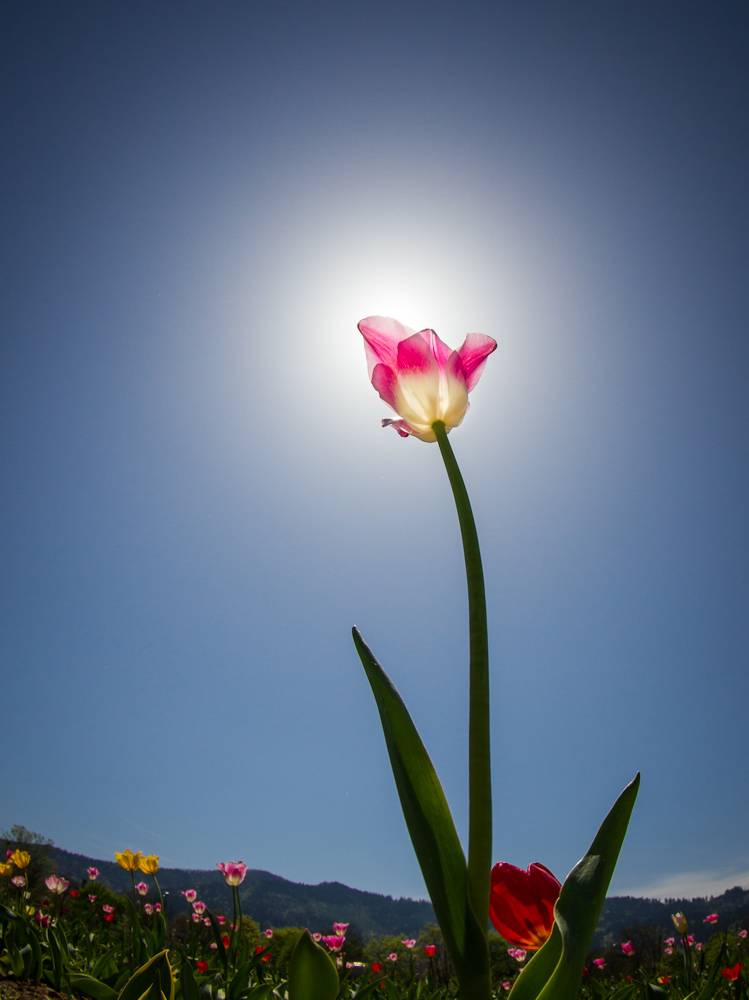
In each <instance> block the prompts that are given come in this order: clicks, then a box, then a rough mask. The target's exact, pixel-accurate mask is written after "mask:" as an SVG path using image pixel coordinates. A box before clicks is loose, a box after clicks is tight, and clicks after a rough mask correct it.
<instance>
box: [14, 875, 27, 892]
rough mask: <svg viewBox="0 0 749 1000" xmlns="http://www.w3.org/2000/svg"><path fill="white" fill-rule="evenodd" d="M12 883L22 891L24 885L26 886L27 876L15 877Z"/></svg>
mask: <svg viewBox="0 0 749 1000" xmlns="http://www.w3.org/2000/svg"><path fill="white" fill-rule="evenodd" d="M11 882H12V883H13V885H17V886H18V888H19V889H20V888H21V886H22V885H26V876H25V875H14V876H13V878H12V879H11Z"/></svg>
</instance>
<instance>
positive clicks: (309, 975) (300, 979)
mask: <svg viewBox="0 0 749 1000" xmlns="http://www.w3.org/2000/svg"><path fill="white" fill-rule="evenodd" d="M288 987H289V1000H335V998H336V996H337V995H338V971H337V970H336V967H335V965H333V962H332V961H331V959H330V956H329V955H328V954H327V953H326V952H324V951H323V950H322V948H318V946H317V945H316V944H315V942H314V941H313V940H312V938H311V937H310V936H309V931H304V933H303V934H302V935H301V937H300V938H299V940H298V941H297V943H296V945H295V946H294V951H293V952H292V953H291V964H290V969H289V983H288Z"/></svg>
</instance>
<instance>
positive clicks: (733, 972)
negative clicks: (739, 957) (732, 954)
mask: <svg viewBox="0 0 749 1000" xmlns="http://www.w3.org/2000/svg"><path fill="white" fill-rule="evenodd" d="M743 968H744V966H743V965H741V963H740V962H737V963H736V965H734V966H733V967H732V968H730V969H721V970H720V974H721V976H725V977H726V979H728V980H729V982H732V983H735V982H736V980H737V979H738V978H739V973H740V972H741V970H742V969H743Z"/></svg>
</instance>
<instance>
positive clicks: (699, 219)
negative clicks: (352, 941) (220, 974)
mask: <svg viewBox="0 0 749 1000" xmlns="http://www.w3.org/2000/svg"><path fill="white" fill-rule="evenodd" d="M748 35H749V11H748V10H747V7H746V5H745V4H742V3H738V2H736V3H734V2H725V3H720V4H711V5H706V4H702V3H691V2H685V3H678V4H677V3H675V2H658V3H645V2H633V3H629V4H626V5H625V4H618V5H615V4H601V3H593V2H590V3H588V2H573V3H570V4H564V5H560V4H557V3H552V2H548V3H546V2H536V0H530V2H528V3H525V4H522V5H519V4H511V3H505V2H496V3H472V2H467V3H464V4H461V5H458V4H450V3H443V2H431V3H418V2H406V3H394V2H393V3H390V2H378V3H369V2H362V3H356V4H352V3H325V2H323V3H320V4H315V5H311V4H302V3H267V2H258V3H248V2H241V3H240V2H225V3H221V4H204V3H197V2H192V0H189V2H186V3H184V2H181V3H177V2H173V0H164V2H161V3H159V4H147V3H141V2H130V3H127V4H125V3H112V4H107V5H103V4H98V3H93V2H76V3H71V4H65V5H60V4H57V3H52V2H44V0H41V2H37V3H34V4H26V3H10V4H7V5H6V6H5V8H4V12H3V14H2V31H1V32H0V38H1V39H2V41H0V46H2V50H3V51H2V59H0V74H2V78H3V81H2V83H3V85H2V95H3V97H2V101H3V117H4V121H5V123H6V124H5V129H4V138H5V150H4V153H3V157H2V160H1V161H0V171H2V184H1V185H0V199H1V202H0V203H1V204H2V227H1V230H0V231H1V232H2V251H1V252H2V268H0V274H1V275H2V279H1V280H2V285H3V294H2V304H0V323H1V331H2V332H1V337H2V340H1V343H0V379H1V380H2V384H1V387H0V421H1V423H0V426H1V427H2V436H1V438H0V463H1V464H2V479H3V483H4V489H3V491H2V497H1V498H0V504H1V505H2V506H1V509H0V517H1V519H2V521H1V523H2V526H3V530H2V543H1V544H2V549H1V551H0V565H1V566H2V575H1V579H2V601H1V602H0V607H1V610H0V645H1V647H2V650H3V653H2V662H3V683H2V691H3V705H4V712H3V716H4V718H3V730H4V737H5V739H4V746H5V752H4V753H3V755H2V760H1V761H0V778H1V780H2V784H3V789H4V794H3V803H2V807H0V824H2V825H3V826H4V827H8V826H10V825H11V824H12V823H22V824H24V825H26V826H28V827H29V828H31V829H34V830H38V831H40V832H42V833H44V834H45V835H47V836H50V837H52V838H53V839H54V840H55V842H56V843H57V844H58V845H59V846H61V847H64V848H67V849H69V850H73V851H80V852H83V853H87V854H90V855H93V856H95V857H101V858H111V857H112V856H113V852H114V851H115V850H122V849H123V848H125V847H130V848H132V849H133V850H143V851H145V852H148V853H155V854H159V855H161V858H162V864H164V865H169V866H179V867H197V868H211V867H212V866H213V865H214V864H215V862H217V861H222V860H237V859H241V860H243V861H245V862H246V863H247V864H249V865H250V866H251V867H253V868H263V869H267V870H270V871H273V872H275V873H276V874H279V875H282V876H284V877H287V878H290V879H294V880H296V881H304V882H318V881H323V880H339V881H342V882H345V883H347V884H349V885H352V886H355V887H357V888H361V889H368V890H373V891H377V892H384V893H391V894H393V895H396V896H399V895H411V896H423V895H424V888H423V883H422V881H421V876H420V873H419V870H418V866H417V864H416V861H415V860H414V858H413V854H412V851H411V848H410V844H409V841H408V837H407V833H406V830H405V826H404V823H403V820H402V817H401V814H400V808H399V805H398V801H397V797H396V793H395V790H394V787H393V782H392V777H391V774H390V771H389V765H388V761H387V756H386V752H385V747H384V742H383V739H382V735H381V732H380V729H379V722H378V718H377V713H376V710H375V706H374V703H373V700H372V697H371V694H370V692H369V690H368V687H367V684H366V680H365V678H364V675H363V672H362V670H361V667H360V664H359V662H358V659H357V657H356V654H355V651H354V649H353V646H352V643H351V639H350V628H351V626H352V625H354V624H356V625H357V626H358V627H359V628H360V629H361V630H362V632H363V634H364V637H365V639H366V640H367V641H368V642H369V643H370V645H371V646H372V648H373V650H374V651H375V653H376V654H377V655H378V657H379V658H380V660H381V662H382V663H383V665H384V666H385V668H386V670H388V672H389V673H390V675H391V676H392V678H393V680H394V681H395V683H396V685H397V686H398V688H399V690H400V691H401V694H402V695H403V697H404V699H405V701H406V703H407V705H408V706H409V708H410V710H411V713H412V715H413V717H414V719H415V721H416V723H417V725H418V726H419V729H420V731H421V733H422V736H423V738H424V741H425V743H426V745H427V747H428V749H429V750H430V753H431V754H432V757H433V759H434V762H435V764H436V766H437V769H438V772H439V774H440V776H441V778H442V781H443V784H444V786H445V789H446V792H447V795H448V798H449V801H450V802H451V805H452V807H453V811H454V815H455V818H456V822H457V823H458V826H459V829H460V831H461V834H464V832H465V818H466V791H465V784H466V781H465V778H466V735H467V733H466V728H467V636H466V617H467V615H466V604H465V595H464V585H463V579H462V575H461V574H462V567H461V551H460V547H459V536H458V528H457V522H456V518H455V513H454V510H453V508H452V506H451V498H450V495H449V489H448V486H447V483H446V479H445V475H444V471H443V469H442V467H441V462H440V458H439V453H438V451H437V448H436V446H433V445H425V444H423V443H421V442H419V441H417V440H414V439H409V440H406V441H404V440H401V439H399V438H398V437H397V436H396V435H395V434H394V433H393V432H391V431H384V430H382V429H381V428H380V419H381V418H382V417H383V416H387V415H388V411H387V408H386V407H385V406H384V404H383V403H382V402H381V401H380V400H379V399H378V397H377V395H376V393H375V392H374V390H373V389H372V388H371V386H370V385H369V383H368V381H367V377H366V366H365V361H364V352H363V349H362V346H361V338H360V336H359V334H358V333H357V331H356V322H357V321H358V320H359V319H361V318H362V317H364V316H368V315H371V314H383V315H392V316H396V317H397V318H398V319H400V320H401V321H402V322H404V323H406V324H408V325H410V326H412V327H415V328H421V327H425V326H431V327H433V328H435V329H436V330H437V332H438V333H439V334H440V336H441V337H442V338H443V340H445V341H446V342H447V343H449V344H451V345H452V346H454V347H456V346H458V345H459V344H460V343H461V342H462V340H463V338H464V336H465V334H466V333H467V332H469V331H479V332H482V333H485V334H488V335H490V336H492V337H494V338H495V339H496V340H497V341H498V344H499V347H498V350H497V351H496V353H495V354H494V355H493V356H492V357H491V358H490V360H489V363H488V365H487V368H486V371H485V374H484V376H483V378H482V380H481V383H480V384H479V386H478V387H477V389H476V390H475V392H474V393H473V396H472V401H473V402H472V408H471V412H470V414H469V415H468V417H467V418H466V420H465V421H464V423H463V425H462V426H461V427H460V428H458V429H457V430H456V431H455V432H454V433H453V434H452V435H451V440H452V443H453V448H454V450H455V452H456V454H457V456H458V459H459V461H460V463H461V466H462V469H463V473H464V476H465V479H466V481H467V484H468V488H469V491H470V493H471V497H472V500H473V504H474V510H475V514H476V518H477V522H478V527H479V532H480V536H481V540H482V546H483V556H484V564H485V570H486V577H487V594H488V608H489V615H490V622H491V626H490V627H491V651H492V698H493V762H494V785H495V803H496V805H495V857H496V860H497V861H499V860H506V861H511V862H513V863H515V864H519V865H523V866H525V865H527V864H529V863H530V862H532V861H541V862H542V863H544V864H546V865H547V866H548V867H550V868H551V869H552V870H553V871H555V873H556V874H557V875H558V876H559V877H563V876H564V875H565V874H566V872H567V871H568V870H569V869H570V868H571V867H572V865H573V864H574V863H575V862H576V861H577V860H578V858H579V857H580V856H581V855H582V854H583V853H584V851H585V849H586V848H587V846H588V844H589V842H590V840H591V839H592V836H593V834H594V833H595V830H596V828H597V826H598V823H599V822H600V820H601V819H602V817H603V816H604V815H605V813H606V811H607V809H608V808H609V806H610V805H611V803H612V802H613V801H614V799H615V797H616V795H617V794H618V793H619V791H620V790H621V788H622V787H623V786H624V785H625V784H626V783H627V782H628V781H629V780H630V779H631V778H632V776H633V775H634V773H635V772H636V771H637V770H640V771H641V772H642V789H641V793H640V798H639V801H638V804H637V807H636V810H635V814H634V817H633V820H632V824H631V827H630V833H629V836H628V839H627V842H626V844H625V847H624V851H623V853H622V856H621V860H620V864H619V868H618V871H617V874H616V876H615V879H614V882H613V884H612V891H614V892H617V893H625V892H636V893H638V894H652V895H655V894H659V895H681V894H686V895H693V894H694V895H696V894H702V893H703V892H719V891H721V890H722V889H723V888H725V887H729V886H733V885H736V884H743V885H744V886H747V885H749V843H748V842H747V834H746V831H747V828H748V826H749V799H747V795H746V788H747V778H748V777H749V760H748V756H747V739H746V717H747V708H748V707H749V682H748V680H747V652H748V643H747V640H748V638H749V635H748V629H747V598H748V597H749V575H748V573H747V557H748V556H749V537H748V532H747V503H746V494H747V485H748V476H747V472H748V469H747V444H748V438H749V422H748V417H749V402H748V400H749V394H748V393H747V379H748V377H749V336H748V327H747V320H748V319H749V294H748V289H749V281H748V280H747V279H748V278H749V274H748V273H747V272H748V266H749V240H748V239H747V221H748V219H747V215H748V212H747V208H748V197H747V186H746V176H747V167H748V166H749V164H748V163H747V160H748V153H749V141H748V134H747V104H748V97H749V65H748V64H747V61H746V58H745V52H746V43H747V36H748Z"/></svg>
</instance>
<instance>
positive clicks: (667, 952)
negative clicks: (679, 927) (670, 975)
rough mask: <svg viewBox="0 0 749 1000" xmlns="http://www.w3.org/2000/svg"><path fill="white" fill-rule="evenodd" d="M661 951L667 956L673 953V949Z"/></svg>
mask: <svg viewBox="0 0 749 1000" xmlns="http://www.w3.org/2000/svg"><path fill="white" fill-rule="evenodd" d="M663 950H664V951H665V953H666V954H667V955H673V953H674V949H673V948H664V949H663Z"/></svg>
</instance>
